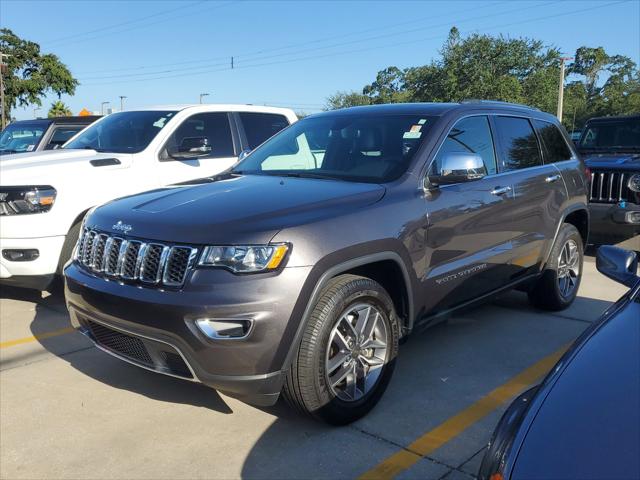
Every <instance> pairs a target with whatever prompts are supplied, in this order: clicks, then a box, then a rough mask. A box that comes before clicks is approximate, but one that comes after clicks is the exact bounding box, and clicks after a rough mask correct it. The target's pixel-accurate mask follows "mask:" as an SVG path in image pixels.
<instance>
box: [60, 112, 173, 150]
mask: <svg viewBox="0 0 640 480" xmlns="http://www.w3.org/2000/svg"><path fill="white" fill-rule="evenodd" d="M175 114H176V112H172V111H159V110H150V111H146V112H120V113H113V114H111V115H109V116H108V117H106V118H104V119H103V120H101V121H99V122H96V123H94V124H93V125H91V126H90V127H88V128H87V129H86V130H84V131H83V132H82V133H81V134H80V135H78V137H77V138H75V139H74V140H72V141H71V142H69V143H67V144H66V145H65V146H64V148H89V149H92V150H96V151H98V152H113V153H138V152H141V151H142V150H144V149H145V148H147V145H149V143H151V140H153V139H154V138H155V136H156V135H157V134H158V132H159V131H160V130H162V128H163V127H164V126H165V125H166V124H167V122H168V121H169V120H171V118H173V116H174V115H175Z"/></svg>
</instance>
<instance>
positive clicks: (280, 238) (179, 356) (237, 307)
mask: <svg viewBox="0 0 640 480" xmlns="http://www.w3.org/2000/svg"><path fill="white" fill-rule="evenodd" d="M586 193H587V179H586V177H585V171H584V168H583V165H582V163H581V162H580V160H579V158H578V157H577V155H576V153H575V152H574V151H573V147H572V145H571V142H570V140H569V139H568V137H567V134H566V132H565V131H564V130H563V129H562V128H561V127H560V126H559V124H558V122H557V120H556V119H555V117H552V116H550V115H547V114H545V113H542V112H540V111H537V110H534V109H531V108H527V107H523V106H517V105H510V104H502V103H495V102H488V103H487V102H477V103H463V104H397V105H380V106H369V107H358V108H352V109H346V110H339V111H333V112H326V113H322V114H318V115H314V116H311V117H307V118H305V119H303V120H301V121H299V122H297V123H296V124H295V125H293V126H291V127H290V128H288V129H286V130H284V131H283V132H281V133H279V134H278V135H276V136H275V137H273V138H272V139H270V140H269V141H267V142H265V143H264V144H263V145H262V146H260V147H259V148H257V149H256V150H254V151H253V152H252V153H251V154H249V156H247V157H246V158H245V159H244V160H243V161H241V162H240V163H239V164H238V165H236V166H235V167H233V168H231V169H230V170H228V171H227V172H225V173H223V174H221V175H218V176H216V177H212V178H209V179H207V180H205V181H201V182H196V183H193V184H190V185H183V186H178V187H172V188H165V189H160V190H155V191H152V192H147V193H143V194H140V195H135V196H130V197H126V198H123V199H120V200H116V201H113V202H110V203H108V204H106V205H103V206H101V207H98V208H97V209H96V210H93V211H92V212H90V213H89V214H88V215H87V217H86V221H85V223H84V225H83V227H82V236H81V238H80V241H79V243H78V249H77V253H76V255H75V261H73V262H72V263H70V264H69V266H68V267H67V268H66V270H65V276H66V289H65V292H66V300H67V305H68V307H69V311H70V312H71V319H72V323H73V325H74V326H75V327H76V328H78V329H79V330H80V331H81V332H83V333H84V334H86V335H88V336H89V338H91V339H92V340H93V341H94V342H95V343H96V344H97V345H98V347H100V348H101V349H103V350H105V351H107V352H108V353H110V354H112V355H114V356H116V357H119V358H121V359H123V360H126V361H128V362H131V363H134V364H136V365H139V366H142V367H144V368H148V369H150V370H154V371H157V372H161V373H166V374H169V375H174V376H177V377H181V378H186V379H189V380H193V381H198V382H201V383H204V384H206V385H209V386H211V387H214V388H216V389H219V390H221V391H223V392H225V393H227V394H230V395H233V396H236V397H238V398H241V399H243V400H244V401H246V402H249V403H255V404H259V405H270V404H273V403H274V402H275V401H276V400H277V398H278V396H279V394H280V392H281V391H283V392H284V395H285V397H286V398H287V399H288V400H289V401H290V402H291V403H292V404H293V405H295V406H296V407H298V408H299V409H301V410H302V411H304V412H308V413H310V414H312V415H314V416H315V417H318V418H321V419H323V420H326V421H328V422H331V423H338V424H341V423H346V422H350V421H353V420H355V419H357V418H359V417H361V416H362V415H364V414H366V413H367V412H368V411H369V410H370V409H371V408H372V407H373V406H374V405H375V403H376V402H377V401H378V399H379V398H380V396H381V395H382V393H383V391H384V390H385V388H386V386H387V384H388V382H389V379H390V378H391V374H392V371H393V368H394V361H395V358H396V356H397V354H398V342H399V339H400V338H401V337H404V336H406V335H408V334H409V333H410V332H411V331H414V330H416V329H417V328H419V327H425V326H428V325H430V324H433V323H435V322H437V321H438V320H441V319H443V318H446V317H447V316H448V315H451V314H452V312H454V311H455V310H456V309H458V308H461V307H464V306H468V305H470V304H471V303H474V302H476V301H480V300H483V299H485V298H487V297H489V296H490V295H492V294H494V293H497V292H499V291H503V290H505V289H508V288H512V287H515V286H519V287H520V288H526V289H527V290H528V291H529V296H530V299H531V301H532V302H533V304H534V305H536V306H538V307H540V308H546V309H552V310H557V309H562V308H565V307H567V306H568V305H570V304H571V302H573V300H574V298H575V296H576V292H577V289H578V285H579V283H580V278H581V274H582V258H583V257H582V250H583V245H584V244H585V242H586V240H587V231H588V211H587V199H586Z"/></svg>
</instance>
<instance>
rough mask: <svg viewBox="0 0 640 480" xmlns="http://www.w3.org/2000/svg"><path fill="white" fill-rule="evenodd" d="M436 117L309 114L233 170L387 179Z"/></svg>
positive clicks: (404, 167)
mask: <svg viewBox="0 0 640 480" xmlns="http://www.w3.org/2000/svg"><path fill="white" fill-rule="evenodd" d="M435 118H436V117H431V116H424V115H376V116H373V115H370V114H369V115H361V116H359V115H353V114H351V115H339V114H337V115H330V116H321V117H316V118H307V119H304V120H301V121H299V122H296V123H294V124H293V125H292V126H291V127H289V128H287V129H285V130H283V131H282V132H281V133H279V134H278V135H276V136H275V137H273V138H272V139H270V140H268V141H267V142H266V143H264V144H263V145H262V146H261V147H259V148H258V149H256V150H255V151H254V152H252V153H251V155H249V156H248V157H247V158H246V159H245V160H243V161H242V162H240V163H239V164H238V165H237V166H236V167H235V168H234V169H233V172H235V173H243V174H261V175H290V176H300V177H311V178H333V179H340V180H347V181H353V182H367V183H384V182H389V181H392V180H395V179H396V178H398V177H400V176H401V175H402V174H403V173H404V172H405V171H406V170H407V168H408V166H409V163H410V161H411V159H412V158H413V156H414V155H415V153H416V151H417V150H418V147H419V146H420V144H421V142H422V140H423V139H424V137H425V136H426V135H427V133H428V131H429V129H430V128H431V125H432V124H433V123H434V121H435Z"/></svg>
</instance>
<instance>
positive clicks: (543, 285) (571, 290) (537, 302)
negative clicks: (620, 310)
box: [529, 223, 584, 311]
mask: <svg viewBox="0 0 640 480" xmlns="http://www.w3.org/2000/svg"><path fill="white" fill-rule="evenodd" d="M583 261H584V247H583V244H582V237H581V236H580V232H578V230H577V229H576V227H574V226H573V225H570V224H567V223H565V224H564V225H563V226H562V228H561V229H560V232H559V233H558V238H557V239H556V243H555V245H554V246H553V249H552V250H551V255H550V259H549V264H548V265H547V268H546V269H545V271H544V273H543V275H542V277H540V279H538V281H537V282H536V283H535V284H534V285H533V287H532V288H531V290H529V301H530V302H531V304H532V305H533V306H535V307H537V308H541V309H543V310H552V311H553V310H563V309H565V308H567V307H568V306H569V305H571V304H572V303H573V301H574V300H575V298H576V295H577V294H578V288H579V287H580V280H581V279H582V266H583Z"/></svg>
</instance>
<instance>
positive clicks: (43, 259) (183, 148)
mask: <svg viewBox="0 0 640 480" xmlns="http://www.w3.org/2000/svg"><path fill="white" fill-rule="evenodd" d="M296 119H297V118H296V116H295V114H294V113H293V111H291V110H288V109H282V108H271V107H258V106H250V105H195V106H194V105H186V106H166V107H157V108H149V109H145V110H132V111H126V112H120V113H114V114H111V115H108V116H106V117H104V118H102V119H100V120H98V121H97V122H95V123H94V124H92V125H91V126H90V127H89V128H87V129H85V130H83V131H82V132H81V133H80V134H78V135H77V136H75V137H74V138H72V139H71V140H70V141H69V142H68V143H67V144H65V147H64V148H63V149H59V150H54V151H46V152H35V153H24V154H21V155H7V156H3V157H2V160H1V161H0V183H1V185H0V232H1V233H0V250H2V258H0V283H4V284H13V285H18V286H26V287H32V288H39V289H44V288H47V287H48V285H49V284H50V283H51V280H52V279H53V278H54V277H55V275H57V274H60V273H61V272H62V267H63V265H64V264H65V263H66V262H67V260H69V259H70V257H71V252H72V250H73V247H74V245H75V243H76V241H77V239H78V233H79V231H80V223H81V221H82V218H83V217H84V215H85V214H86V212H87V211H88V210H89V208H91V207H93V206H95V205H98V204H101V203H104V202H106V201H109V200H112V199H114V198H117V197H121V196H124V195H129V194H132V193H135V192H141V191H144V190H150V189H153V188H158V187H161V186H164V185H169V184H173V183H179V182H184V181H187V180H193V179H195V178H199V177H206V176H209V175H214V174H216V173H220V172H222V171H223V170H226V169H228V168H229V167H230V166H232V165H233V164H234V163H236V162H237V159H238V155H239V154H240V152H242V151H243V150H246V149H249V148H254V147H256V146H257V145H259V144H260V143H262V142H263V141H264V140H266V139H267V138H269V137H270V136H271V135H273V134H274V133H276V132H277V131H279V130H281V129H282V128H285V127H287V126H288V125H289V124H290V123H292V122H294V121H295V120H296Z"/></svg>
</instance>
